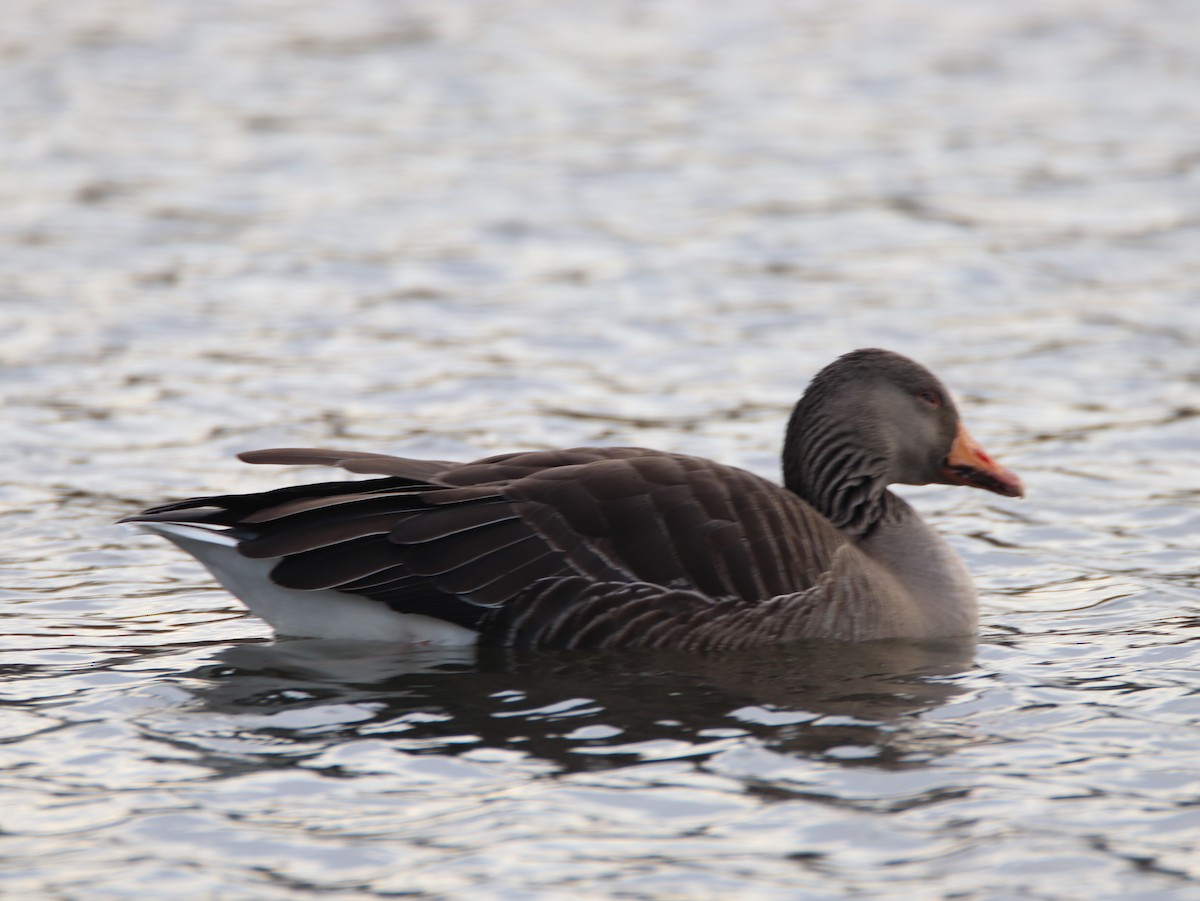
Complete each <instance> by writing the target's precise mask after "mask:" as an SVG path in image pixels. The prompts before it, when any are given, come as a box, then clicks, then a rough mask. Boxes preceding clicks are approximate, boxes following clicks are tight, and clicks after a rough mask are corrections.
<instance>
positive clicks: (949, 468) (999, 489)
mask: <svg viewBox="0 0 1200 901" xmlns="http://www.w3.org/2000/svg"><path fill="white" fill-rule="evenodd" d="M942 479H943V480H944V481H945V483H946V484H947V485H969V486H970V487H972V488H982V489H984V490H985V491H994V492H996V494H1003V495H1004V496H1005V497H1024V496H1025V486H1024V485H1022V484H1021V479H1020V478H1019V477H1018V476H1017V474H1016V473H1015V472H1013V471H1012V470H1009V469H1005V468H1004V467H1003V466H1001V465H1000V464H999V463H997V462H996V461H995V460H993V459H992V458H991V457H990V456H989V455H988V452H987V451H985V450H984V449H983V448H982V447H980V446H979V444H978V443H977V442H976V441H975V439H974V438H972V437H971V435H970V434H969V433H968V432H967V430H966V429H965V428H963V425H962V423H959V425H958V434H957V435H956V436H955V438H954V443H953V444H952V445H950V455H949V456H948V457H946V462H945V463H943V464H942Z"/></svg>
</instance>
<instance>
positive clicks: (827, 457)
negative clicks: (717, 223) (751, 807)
mask: <svg viewBox="0 0 1200 901" xmlns="http://www.w3.org/2000/svg"><path fill="white" fill-rule="evenodd" d="M929 398H932V399H929ZM926 408H928V409H926ZM957 428H958V417H957V413H956V411H955V409H954V407H953V404H952V403H951V401H950V399H949V396H948V394H947V393H946V391H945V389H944V388H943V387H942V385H941V383H940V382H938V381H937V379H936V378H934V377H933V376H932V375H931V374H930V373H928V372H927V371H926V370H925V369H923V368H922V367H920V366H918V365H917V364H915V363H912V362H911V361H909V360H907V359H905V358H903V357H900V356H898V355H896V354H892V353H889V352H887V351H877V350H867V351H856V352H855V353H853V354H848V355H846V356H845V357H842V358H841V359H839V360H838V361H836V362H835V363H833V364H831V365H830V366H829V367H827V368H826V369H825V370H823V371H822V373H820V374H819V375H818V376H817V377H816V379H814V381H813V384H812V385H811V386H810V388H809V390H808V391H807V392H806V394H805V396H804V398H802V399H801V401H800V402H799V403H798V404H797V405H796V409H795V411H794V412H793V415H792V417H791V420H790V422H789V426H788V434H787V439H786V442H785V448H784V455H783V461H784V478H785V486H786V487H780V486H778V485H776V484H774V483H772V482H770V481H768V480H766V479H763V478H760V477H758V476H756V475H753V474H752V473H749V472H746V471H744V470H741V469H738V468H735V467H731V466H726V465H722V464H719V463H715V462H713V461H710V460H705V459H701V458H697V457H691V456H686V455H682V454H673V453H667V452H662V451H653V450H647V449H643V448H628V447H625V448H621V447H618V448H574V449H569V450H559V451H537V452H528V453H516V454H504V455H500V456H495V457H489V458H486V459H483V460H478V461H475V462H472V463H466V464H457V463H450V462H443V461H427V460H408V459H403V458H397V457H390V456H387V455H383V454H369V453H361V452H353V451H336V450H318V449H277V450H264V451H253V452H249V453H246V454H242V455H241V458H242V459H243V460H246V461H248V462H253V463H284V464H321V465H333V466H339V467H341V468H343V469H346V470H349V471H351V472H355V473H359V474H363V475H376V476H382V477H381V478H373V479H368V480H365V481H359V482H330V483H319V484H314V485H301V486H296V487H291V488H284V489H279V490H276V491H268V492H262V493H258V494H248V495H225V496H219V497H208V498H196V499H192V500H187V501H181V502H177V503H174V504H168V505H164V506H161V507H156V508H153V509H151V510H148V511H146V512H145V513H143V514H141V515H139V516H135V517H130V520H129V521H133V522H140V523H145V524H148V525H150V526H153V524H154V523H171V524H184V525H189V524H190V525H196V526H198V527H204V528H207V529H225V530H228V531H227V532H226V534H227V535H228V536H231V537H232V538H234V539H236V551H237V553H240V555H241V556H243V557H245V558H249V559H251V560H267V561H276V562H274V564H273V567H272V569H271V570H270V580H271V581H272V582H273V583H274V584H275V585H276V586H278V587H280V588H284V589H291V590H294V591H296V592H320V591H323V590H329V589H333V590H335V591H337V592H341V593H343V594H349V595H358V596H361V597H363V598H366V599H370V600H371V601H374V602H376V603H378V604H380V605H384V606H385V607H386V608H388V609H390V610H392V611H395V612H396V613H398V614H419V615H421V616H427V617H432V618H434V619H437V620H443V621H446V622H450V623H454V624H456V625H457V626H461V627H464V628H466V629H470V630H474V631H475V632H478V633H479V641H480V642H481V643H484V644H493V645H513V646H520V647H565V648H585V647H586V648H607V647H617V646H620V647H650V648H667V647H670V648H683V649H704V648H709V649H712V648H743V647H752V646H755V645H761V644H767V643H772V642H778V641H787V640H791V639H800V638H814V637H815V638H820V637H825V638H840V639H852V640H853V639H865V638H878V637H889V636H899V635H912V636H914V637H920V636H929V635H937V634H961V633H962V631H963V630H964V629H966V630H967V631H970V630H971V629H973V628H974V592H973V589H972V588H971V587H970V584H969V579H967V580H964V571H963V570H962V567H961V564H960V563H958V562H957V558H955V557H954V555H953V554H952V552H950V551H949V549H948V548H947V547H945V546H944V545H942V544H941V543H940V540H939V539H937V538H936V536H934V534H933V533H932V532H931V531H930V530H928V529H927V527H925V526H924V524H923V523H921V522H920V519H919V517H917V516H916V514H915V513H914V512H913V511H912V509H911V508H910V507H909V506H908V505H907V504H905V503H904V502H903V501H901V500H900V499H899V498H897V497H896V496H895V495H893V494H891V493H890V492H888V491H887V490H886V488H887V484H888V483H889V482H891V481H910V480H911V481H916V482H930V481H945V480H946V479H945V478H944V477H943V476H942V475H941V473H942V472H943V471H944V469H945V467H946V465H947V463H946V461H947V459H948V457H949V456H950V454H951V449H952V445H954V443H955V441H956V434H957V432H956V429H957ZM984 456H985V458H986V455H984ZM989 462H990V461H989ZM960 468H961V467H960ZM966 469H969V467H966V468H965V469H964V471H966ZM996 471H997V473H998V475H995V476H994V478H995V479H998V480H999V482H1000V483H1001V484H1002V485H1004V486H1005V490H1004V491H1003V492H1002V493H1016V492H1018V491H1019V482H1017V481H1016V480H1015V477H1013V476H1011V473H1007V472H1006V471H1004V470H1002V469H999V468H998V467H997V468H996ZM989 477H992V476H989ZM980 478H982V476H980ZM1006 478H1007V479H1008V480H1009V481H1005V479H1006ZM959 481H961V479H959ZM1014 486H1015V487H1014ZM981 487H991V486H988V485H981ZM991 490H1000V489H997V488H992V489H991ZM904 536H908V537H907V538H905V537H904ZM913 536H916V538H917V539H919V540H920V543H919V544H917V545H913V546H911V547H909V548H907V550H908V551H909V552H914V553H915V552H920V551H922V550H925V551H928V556H929V559H930V560H933V561H935V563H934V564H930V565H929V566H925V565H924V564H922V565H921V566H918V567H917V568H916V569H914V570H912V571H911V572H910V571H909V570H910V569H911V567H907V565H906V564H905V563H904V561H903V559H900V560H899V561H897V557H901V558H902V556H903V554H902V552H904V551H905V547H904V544H905V542H906V541H908V542H910V543H911V542H912V541H913V540H914V539H913ZM168 537H172V536H168ZM173 540H177V539H175V538H173ZM922 567H924V568H922ZM926 570H928V572H926ZM940 576H944V580H945V581H946V583H947V585H946V589H945V591H942V590H941V589H939V588H938V587H937V586H938V581H937V580H938V579H939V577H940ZM964 582H965V584H964ZM930 585H932V586H934V587H933V589H930V588H929V586H930ZM931 590H932V591H933V592H934V594H935V595H936V596H935V597H932V598H922V597H918V596H917V594H918V593H921V592H925V593H927V594H928V593H929V592H930V591H931ZM943 595H944V596H943ZM322 597H324V595H323V596H322ZM248 603H249V601H248ZM251 606H252V607H253V604H251ZM338 615H339V614H338V611H337V610H334V609H330V610H329V617H330V620H331V622H332V621H334V620H336V618H337V617H338Z"/></svg>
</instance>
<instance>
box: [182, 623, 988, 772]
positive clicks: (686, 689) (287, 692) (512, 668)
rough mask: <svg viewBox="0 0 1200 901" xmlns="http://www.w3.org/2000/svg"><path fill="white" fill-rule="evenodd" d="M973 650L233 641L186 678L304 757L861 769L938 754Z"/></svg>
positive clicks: (240, 720)
mask: <svg viewBox="0 0 1200 901" xmlns="http://www.w3.org/2000/svg"><path fill="white" fill-rule="evenodd" d="M972 651H973V645H972V643H971V642H962V643H958V642H938V643H915V642H878V643H873V644H867V645H858V646H853V645H844V644H836V643H815V642H814V643H806V644H802V645H790V646H786V647H779V648H772V649H768V650H762V649H759V650H755V651H753V652H744V653H736V654H729V653H723V654H685V653H676V654H662V653H653V654H652V653H648V652H622V653H605V654H599V653H587V652H558V653H550V654H545V653H543V654H536V655H522V654H515V653H513V652H507V651H491V650H489V651H481V652H479V655H478V657H476V653H475V652H474V651H472V650H461V649H451V650H444V649H420V650H405V651H403V652H399V653H398V652H397V651H396V649H395V647H394V646H390V645H383V644H378V645H377V644H373V643H367V642H342V641H327V640H317V639H314V640H297V641H282V642H277V643H274V644H248V645H238V646H235V647H232V648H229V649H227V650H225V651H223V652H221V653H220V654H219V655H218V657H219V659H220V662H219V663H216V664H211V665H206V666H204V667H201V668H200V669H198V670H196V671H194V672H192V673H191V674H189V676H188V677H187V679H186V681H187V683H188V684H189V687H192V690H193V691H194V693H195V697H196V698H197V700H198V701H199V702H200V703H201V705H202V707H203V709H204V710H206V711H208V712H212V713H218V714H221V715H222V717H223V718H225V719H224V721H225V723H226V725H228V723H229V720H228V718H233V719H234V721H235V722H236V723H237V724H238V727H239V729H241V730H242V732H243V734H245V733H247V732H250V733H254V732H266V733H269V734H270V736H271V737H272V739H273V740H274V741H280V740H284V741H287V742H293V743H295V744H296V746H297V750H299V749H302V748H303V747H304V745H305V744H306V743H311V742H314V741H315V742H318V743H325V742H328V741H329V740H330V738H331V736H332V735H341V736H343V737H345V736H347V735H363V736H365V735H371V736H375V737H386V738H387V739H388V740H389V741H391V742H394V743H395V746H396V748H398V749H401V750H405V751H408V752H413V753H421V752H437V753H441V754H445V753H455V752H457V751H461V750H467V749H477V748H480V747H486V748H498V749H506V750H509V751H519V752H520V753H521V754H523V755H527V756H532V757H535V758H537V759H540V760H543V761H547V762H552V763H553V764H554V765H555V766H556V767H557V768H559V769H561V770H563V771H574V770H579V769H597V768H607V767H612V766H620V765H627V764H628V763H630V762H631V760H632V761H641V760H661V759H668V758H677V757H690V758H703V757H706V756H707V755H708V754H709V753H711V752H713V751H716V750H719V749H721V748H723V747H725V746H726V745H727V744H728V742H729V741H732V740H744V739H745V738H747V737H750V736H752V737H753V738H755V739H757V740H758V741H760V742H762V743H763V744H764V745H766V746H768V747H770V748H772V749H773V750H775V751H777V752H782V753H797V754H805V755H823V754H827V753H829V752H830V751H832V750H834V749H837V756H839V757H841V758H843V759H846V760H848V761H851V762H854V761H857V762H862V763H873V764H875V765H886V766H899V765H904V764H906V763H908V762H912V761H911V760H910V755H911V754H913V753H915V752H916V751H917V750H919V752H920V754H919V759H920V760H922V761H925V760H927V759H928V755H929V754H930V753H931V751H932V750H933V749H934V748H936V747H937V743H938V742H937V739H936V738H935V737H933V736H931V735H929V734H928V733H929V729H928V727H925V726H922V727H921V728H920V729H919V730H914V729H913V724H914V723H917V720H915V719H914V715H915V714H919V713H921V712H923V711H926V710H929V709H930V708H933V707H936V706H938V705H940V704H943V703H945V702H946V701H947V700H949V699H950V698H951V697H953V696H954V695H955V694H957V693H958V691H959V688H958V687H957V685H956V681H955V678H954V677H955V676H956V675H959V674H962V673H964V672H966V671H967V670H968V669H969V668H970V667H971V664H972ZM914 732H920V735H919V736H917V735H915V734H914ZM918 745H919V748H918ZM850 749H853V750H850ZM916 759H917V758H916V757H913V758H912V760H916Z"/></svg>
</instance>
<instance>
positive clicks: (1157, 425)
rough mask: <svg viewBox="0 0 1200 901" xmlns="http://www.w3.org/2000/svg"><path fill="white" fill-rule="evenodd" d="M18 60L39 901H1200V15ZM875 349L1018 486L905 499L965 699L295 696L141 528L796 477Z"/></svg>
mask: <svg viewBox="0 0 1200 901" xmlns="http://www.w3.org/2000/svg"><path fill="white" fill-rule="evenodd" d="M10 6H12V9H11V10H10V15H8V16H6V26H5V33H4V35H3V37H0V54H2V56H3V60H4V65H3V66H2V67H0V125H2V127H3V132H4V135H5V137H4V140H3V141H0V154H3V157H4V159H3V170H2V171H3V172H4V173H5V177H4V178H3V179H0V209H2V210H3V211H4V212H3V214H2V215H0V229H2V230H3V234H2V240H0V363H2V365H3V374H2V376H0V384H2V385H3V389H4V393H5V410H6V416H5V434H4V439H3V445H2V447H0V453H2V454H3V459H4V461H5V466H4V467H3V473H4V475H3V477H2V480H0V504H3V507H4V513H5V515H4V517H3V519H2V520H0V533H2V540H0V560H2V564H0V572H2V573H3V576H2V577H0V590H2V592H3V597H4V601H5V604H4V607H3V611H4V616H5V629H4V630H3V632H4V635H3V637H2V638H0V655H2V659H3V664H2V666H3V677H4V687H3V706H2V707H0V734H3V736H4V738H5V742H4V744H3V745H2V751H0V754H2V760H3V768H2V769H0V780H2V781H3V799H4V803H3V809H2V810H0V827H2V828H3V838H2V839H0V855H3V857H4V863H3V866H2V872H0V875H2V878H3V882H2V883H0V886H2V888H0V891H3V892H5V893H6V894H8V895H11V896H12V897H21V898H34V897H37V898H72V899H73V898H134V897H136V898H143V897H172V898H197V899H200V898H263V899H271V898H281V899H283V898H287V899H295V898H310V897H311V898H316V897H321V898H362V897H390V896H395V895H402V894H408V895H412V896H416V897H429V898H438V897H470V898H497V899H499V898H512V899H517V898H520V899H526V898H541V897H544V898H560V897H564V896H565V895H567V894H570V895H571V896H572V897H580V898H609V897H622V898H687V899H701V898H721V899H724V898H735V897H736V898H781V899H794V898H813V899H818V898H841V897H848V896H849V897H884V896H886V897H889V898H901V899H927V898H938V897H955V898H963V899H1009V898H1018V897H1020V898H1056V899H1062V898H1071V899H1074V898H1079V899H1096V898H1121V899H1151V898H1153V899H1176V898H1178V899H1184V898H1196V897H1200V854H1198V853H1197V850H1196V848H1197V845H1198V844H1200V764H1198V763H1197V758H1196V747H1197V745H1198V744H1200V676H1198V675H1197V666H1196V662H1197V653H1198V650H1197V649H1198V647H1200V644H1198V643H1200V567H1198V566H1197V555H1196V550H1195V545H1196V542H1195V536H1196V534H1197V524H1198V518H1200V514H1198V513H1197V509H1198V505H1197V498H1198V496H1200V480H1198V479H1197V476H1196V465H1195V453H1196V448H1197V444H1198V441H1200V428H1198V423H1197V415H1198V413H1200V403H1198V402H1197V384H1198V383H1200V361H1198V358H1197V355H1196V351H1195V348H1196V347H1197V346H1198V345H1200V293H1198V290H1197V285H1198V284H1200V279H1198V275H1200V268H1198V265H1197V260H1198V259H1200V257H1197V255H1196V252H1195V248H1196V245H1197V239H1198V238H1200V184H1198V179H1200V162H1198V161H1200V143H1198V139H1197V137H1196V136H1197V135H1200V105H1198V104H1197V103H1196V101H1195V98H1196V96H1197V94H1196V91H1197V79H1198V76H1200V62H1198V61H1197V60H1198V58H1197V56H1196V54H1195V52H1194V50H1195V35H1196V34H1197V33H1200V32H1198V31H1197V29H1198V28H1200V16H1198V14H1197V11H1196V9H1195V8H1194V6H1193V5H1191V4H1187V3H1183V2H1148V0H1147V2H1120V0H1106V2H1096V0H1088V2H1068V3H1058V4H1054V5H1053V6H1047V5H1046V4H1039V3H1033V2H1026V0H1015V2H1009V3H1005V4H991V5H985V4H970V3H968V4H963V3H957V2H948V0H907V2H903V3H896V2H886V3H884V2H862V3H855V4H833V3H824V2H802V3H794V2H788V3H784V2H778V3H773V2H769V0H746V2H741V3H738V4H736V5H733V6H728V7H725V6H722V7H721V8H718V5H706V6H703V8H702V7H701V5H698V4H688V3H672V2H654V3H643V2H633V0H630V2H614V3H606V4H585V3H576V2H571V3H556V4H541V3H533V2H512V3H506V4H487V3H471V2H464V3H456V4H442V3H435V2H428V3H425V2H412V3H406V4H393V3H386V2H383V0H358V2H354V3H342V4H336V5H330V4H320V3H315V2H306V0H273V2H262V3H258V4H240V3H228V2H211V3H205V4H193V3H186V2H167V3H143V2H137V0H133V2H122V3H116V2H113V3H94V4H70V3H66V2H58V0H54V2H34V0H29V2H15V3H13V4H10ZM869 345H879V346H885V347H890V348H893V349H896V350H899V351H902V352H905V353H908V354H910V355H911V356H914V357H916V358H917V359H920V360H922V361H923V362H925V363H927V364H929V365H930V366H931V367H932V368H934V369H935V370H936V371H937V372H938V373H939V374H941V375H942V376H943V377H944V378H945V379H946V381H947V382H948V383H949V384H950V385H951V386H952V387H954V388H955V389H956V390H957V391H958V392H959V394H960V397H961V400H962V404H961V405H962V407H963V410H964V414H965V417H966V420H967V423H968V425H969V426H970V427H971V429H972V431H973V432H974V433H975V434H976V436H977V437H978V438H979V439H980V440H981V441H982V443H983V444H984V445H985V446H986V447H988V449H989V450H990V451H992V452H993V453H994V454H995V455H996V456H997V457H999V458H1000V459H1002V460H1003V461H1004V462H1005V463H1006V464H1009V465H1011V466H1012V467H1013V468H1014V469H1015V470H1017V471H1018V472H1019V473H1020V474H1021V475H1022V476H1023V477H1024V478H1025V480H1026V483H1027V486H1028V489H1029V497H1028V499H1027V500H1026V501H1023V502H1018V501H1009V500H1006V499H1002V498H996V497H993V496H990V495H984V494H982V493H981V492H972V491H966V490H962V489H959V490H955V489H936V488H930V489H911V490H905V494H906V495H907V496H909V497H911V498H912V499H913V500H914V503H916V504H917V505H918V506H919V507H920V508H921V509H922V511H923V512H924V513H925V515H926V516H927V518H928V519H929V520H930V521H931V522H933V523H934V524H936V526H937V527H938V528H939V529H941V530H942V531H943V532H944V533H945V534H947V535H948V536H949V537H950V539H951V540H952V541H953V543H954V544H955V546H956V547H957V548H958V549H959V550H960V551H961V552H962V553H963V555H964V556H965V558H966V559H967V561H968V563H969V565H970V567H971V569H972V571H973V572H974V573H975V574H976V578H977V582H978V584H979V587H980V590H981V594H982V600H983V609H984V615H983V629H982V635H981V638H980V641H979V642H978V643H977V644H970V643H968V644H967V645H965V646H957V645H950V646H920V645H906V644H897V645H885V646H882V647H862V648H855V649H847V648H836V649H830V648H821V647H797V648H781V649H776V650H772V651H765V652H759V653H756V654H754V655H748V656H747V655H705V656H698V657H697V656H686V655H685V656H656V657H646V656H638V655H626V654H613V655H607V656H594V655H555V654H547V655H538V656H534V657H511V656H506V655H493V656H487V657H483V658H480V659H478V660H476V659H475V658H474V657H473V656H471V655H466V656H463V655H462V654H461V653H458V654H445V653H441V654H437V653H431V652H409V653H397V652H396V651H395V650H394V649H391V648H387V647H377V646H372V645H367V644H359V645H353V644H346V643H325V642H284V643H279V644H273V643H270V642H269V641H268V639H269V633H268V631H267V629H266V628H265V626H263V624H261V623H260V622H258V621H256V620H254V619H252V618H249V617H246V616H245V615H243V613H242V611H241V608H240V607H239V606H238V605H237V604H236V602H234V601H233V600H232V599H231V598H230V597H229V596H228V595H226V594H225V593H223V592H222V591H220V590H219V589H217V588H215V587H214V586H213V584H212V582H211V580H210V579H208V578H207V577H206V576H205V574H204V573H203V572H202V571H201V570H200V569H199V568H198V567H197V566H195V565H194V564H192V563H191V562H190V561H188V560H187V559H186V558H184V557H183V556H182V555H180V554H179V553H178V552H177V551H175V550H174V549H172V548H171V547H169V546H168V545H166V543H164V542H156V541H155V540H154V539H153V538H150V537H148V536H140V535H137V534H133V533H132V532H131V531H130V530H129V529H128V528H127V527H121V526H115V525H113V524H112V522H113V520H115V519H116V518H118V517H120V516H121V515H124V514H127V513H129V512H130V511H133V510H136V509H138V508H140V507H142V506H145V505H146V504H149V503H153V502H156V501H159V500H161V499H166V498H172V497H182V496H190V495H195V494H202V493H216V492H226V491H243V490H258V489H262V488H266V487H272V486H275V485H281V484H285V483H287V482H288V481H291V480H294V479H297V478H300V477H303V476H300V475H297V473H295V472H286V471H281V470H277V469H275V468H271V467H262V468H259V467H248V466H244V465H242V464H239V463H237V462H236V461H234V460H233V459H232V454H233V453H235V452H236V451H238V450H244V449H248V448H254V447H269V446H279V445H318V446H320V445H325V446H345V447H350V448H359V449H372V450H376V449H378V450H390V451H395V452H403V453H407V454H410V455H427V456H435V457H442V458H446V457H450V458H454V457H468V456H472V455H476V454H483V453H492V452H499V451H503V450H510V449H518V448H530V447H549V446H564V445H572V444H585V443H614V444H643V445H650V446H657V447H663V448H670V449H675V450H681V451H687V452H691V453H697V454H702V455H707V456H712V457H716V458H719V459H721V460H724V461H727V462H731V463H735V464H739V465H742V466H746V467H749V468H751V469H754V470H756V471H758V472H761V473H763V474H764V475H769V476H772V477H774V476H775V473H776V470H777V463H776V457H777V453H778V445H779V440H780V435H781V431H782V425H783V421H784V419H785V417H786V415H787V412H788V409H789V406H790V404H791V403H792V402H793V401H794V399H795V397H796V396H797V395H798V393H799V392H800V391H801V390H802V388H803V386H804V384H805V383H806V381H807V379H808V378H809V377H810V376H811V374H812V373H813V372H814V371H815V370H816V369H817V368H819V367H820V366H822V365H824V364H825V363H826V362H828V361H829V360H830V359H832V357H833V356H834V355H836V354H837V353H840V352H843V351H845V350H848V349H851V348H854V347H858V346H869ZM312 475H313V477H314V478H315V477H319V475H320V474H318V473H312Z"/></svg>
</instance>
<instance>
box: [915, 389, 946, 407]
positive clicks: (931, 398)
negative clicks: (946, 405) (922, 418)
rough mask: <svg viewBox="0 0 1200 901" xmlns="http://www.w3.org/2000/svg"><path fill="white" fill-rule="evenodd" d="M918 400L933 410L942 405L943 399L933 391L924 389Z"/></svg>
mask: <svg viewBox="0 0 1200 901" xmlns="http://www.w3.org/2000/svg"><path fill="white" fill-rule="evenodd" d="M917 400H919V401H920V402H921V403H923V404H924V405H925V406H927V407H928V408H929V409H931V410H936V409H937V408H938V407H940V406H941V405H942V399H941V397H940V396H938V395H937V394H936V393H934V392H933V391H922V392H920V393H919V394H918V395H917Z"/></svg>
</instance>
